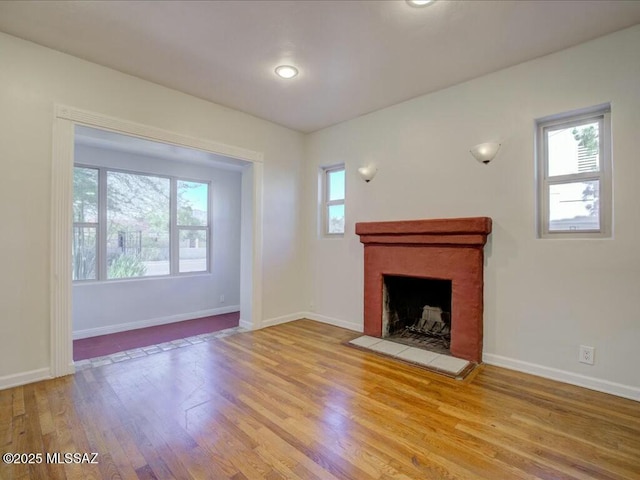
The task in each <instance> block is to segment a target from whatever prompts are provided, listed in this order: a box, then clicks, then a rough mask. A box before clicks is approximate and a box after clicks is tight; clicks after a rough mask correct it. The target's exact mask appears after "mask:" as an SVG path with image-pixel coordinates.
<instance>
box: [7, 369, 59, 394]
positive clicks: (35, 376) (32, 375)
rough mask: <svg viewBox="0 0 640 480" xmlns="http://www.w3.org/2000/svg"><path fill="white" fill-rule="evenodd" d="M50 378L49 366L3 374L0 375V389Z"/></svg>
mask: <svg viewBox="0 0 640 480" xmlns="http://www.w3.org/2000/svg"><path fill="white" fill-rule="evenodd" d="M51 378H53V377H52V376H51V370H50V369H49V368H39V369H37V370H31V371H29V372H22V373H14V374H13V375H5V376H4V377H0V390H4V389H5V388H11V387H19V386H20V385H26V384H27V383H33V382H39V381H40V380H49V379H51Z"/></svg>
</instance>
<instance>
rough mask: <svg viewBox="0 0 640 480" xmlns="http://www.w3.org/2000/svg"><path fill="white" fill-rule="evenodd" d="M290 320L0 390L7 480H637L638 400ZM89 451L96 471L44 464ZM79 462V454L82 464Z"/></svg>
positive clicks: (0, 448)
mask: <svg viewBox="0 0 640 480" xmlns="http://www.w3.org/2000/svg"><path fill="white" fill-rule="evenodd" d="M356 336H358V334H357V333H355V332H351V331H348V330H343V329H340V328H337V327H332V326H328V325H323V324H319V323H316V322H312V321H308V320H301V321H297V322H292V323H288V324H284V325H279V326H276V327H271V328H266V329H264V330H260V331H257V332H248V333H240V334H237V335H234V336H231V337H227V338H224V339H220V340H215V341H211V342H208V343H203V344H198V345H193V346H190V347H185V348H182V349H178V350H171V351H168V352H163V353H158V354H156V355H152V356H149V357H144V358H140V359H134V360H130V361H126V362H123V363H118V364H113V365H109V366H105V367H99V368H94V369H89V370H84V371H82V372H79V373H77V374H76V375H75V376H69V377H65V378H61V379H56V380H51V381H46V382H39V383H35V384H31V385H26V386H23V387H17V388H12V389H9V390H4V391H0V453H3V454H4V453H6V452H14V453H15V452H19V453H42V454H43V462H42V463H39V464H32V465H7V464H5V463H0V478H2V480H5V479H7V480H8V479H12V480H13V479H47V480H49V479H64V478H68V479H76V478H77V479H82V480H86V479H90V478H105V479H115V478H140V479H153V478H158V479H164V478H181V479H200V478H202V479H209V478H210V479H233V480H240V479H246V478H254V479H277V478H299V479H303V480H310V479H321V480H324V479H349V480H366V479H438V480H439V479H473V480H476V479H490V480H503V479H504V480H510V479H535V478H540V479H640V403H639V402H634V401H631V400H624V399H621V398H617V397H614V396H610V395H606V394H600V393H596V392H592V391H589V390H585V389H581V388H578V387H572V386H568V385H564V384H560V383H556V382H552V381H549V380H544V379H541V378H538V377H533V376H529V375H525V374H520V373H516V372H512V371H509V370H504V369H500V368H496V367H490V366H483V367H480V368H479V369H477V370H476V371H475V372H474V373H473V374H472V375H471V376H470V377H468V378H467V379H466V380H465V381H463V382H460V381H456V380H451V379H448V378H445V377H442V376H439V375H437V374H433V373H430V372H427V371H425V370H422V369H420V368H418V367H414V366H411V365H407V364H404V363H399V362H398V361H396V360H391V359H388V358H385V357H381V356H377V355H375V354H373V353H369V352H365V351H362V350H358V349H355V348H351V347H348V346H346V345H343V343H342V342H344V341H346V340H349V339H351V338H354V337H356ZM53 452H61V453H71V452H78V453H90V452H97V453H98V454H99V455H98V458H97V461H98V463H97V464H61V463H57V464H52V463H48V464H47V463H46V457H45V455H46V453H50V454H51V453H53ZM88 460H90V459H88Z"/></svg>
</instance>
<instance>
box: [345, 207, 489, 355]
mask: <svg viewBox="0 0 640 480" xmlns="http://www.w3.org/2000/svg"><path fill="white" fill-rule="evenodd" d="M489 233H491V219H490V218H488V217H472V218H445V219H433V220H407V221H397V222H367V223H356V234H358V235H360V241H361V242H362V243H363V244H364V333H365V334H366V335H371V336H374V337H380V336H381V335H382V308H383V306H382V295H383V293H382V291H383V276H384V275H398V276H410V277H419V278H437V279H446V280H451V285H452V287H451V288H452V292H451V310H452V312H451V347H450V350H451V354H452V355H453V356H455V357H459V358H464V359H465V360H469V361H472V362H477V363H480V362H481V361H482V314H483V266H484V251H483V247H484V244H485V243H486V241H487V236H488V235H489Z"/></svg>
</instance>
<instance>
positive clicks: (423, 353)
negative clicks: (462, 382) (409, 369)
mask: <svg viewBox="0 0 640 480" xmlns="http://www.w3.org/2000/svg"><path fill="white" fill-rule="evenodd" d="M349 343H350V344H351V345H354V346H356V347H360V348H363V349H365V350H371V351H373V352H377V353H382V354H384V355H389V356H391V357H395V358H398V359H400V360H404V361H406V362H410V363H414V364H416V365H420V366H422V367H426V368H427V369H429V370H434V371H436V372H439V373H444V374H445V375H449V376H452V377H456V378H463V377H464V376H465V374H467V373H469V372H470V371H471V370H472V367H473V364H472V363H471V362H469V361H467V360H463V359H461V358H455V357H452V356H450V355H442V354H440V353H435V352H430V351H429V350H425V349H423V348H415V347H409V346H408V345H402V344H400V343H395V342H390V341H389V340H383V339H380V338H377V337H370V336H368V335H364V336H362V337H358V338H355V339H353V340H351V341H350V342H349Z"/></svg>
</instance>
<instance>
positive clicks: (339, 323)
mask: <svg viewBox="0 0 640 480" xmlns="http://www.w3.org/2000/svg"><path fill="white" fill-rule="evenodd" d="M300 315H301V316H302V317H301V318H308V319H309V320H315V321H316V322H322V323H328V324H329V325H335V326H336V327H342V328H346V329H347V330H353V331H354V332H360V333H362V332H363V331H364V325H362V324H361V323H354V322H347V321H346V320H340V319H339V318H333V317H327V316H325V315H319V314H317V313H313V312H302V313H300Z"/></svg>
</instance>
